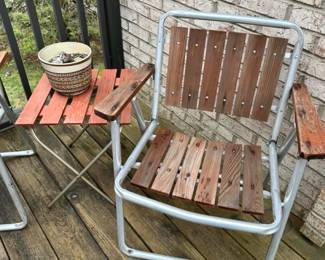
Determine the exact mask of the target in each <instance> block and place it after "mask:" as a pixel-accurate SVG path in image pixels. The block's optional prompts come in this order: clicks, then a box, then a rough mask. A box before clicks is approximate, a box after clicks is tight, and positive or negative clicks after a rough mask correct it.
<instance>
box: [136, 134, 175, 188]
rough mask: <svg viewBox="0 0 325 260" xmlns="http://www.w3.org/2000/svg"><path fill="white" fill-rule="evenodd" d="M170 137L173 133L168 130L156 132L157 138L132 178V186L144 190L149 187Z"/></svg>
mask: <svg viewBox="0 0 325 260" xmlns="http://www.w3.org/2000/svg"><path fill="white" fill-rule="evenodd" d="M172 137H173V133H172V131H171V130H169V129H159V130H158V131H157V136H156V137H155V139H154V140H153V142H152V143H151V145H150V147H149V149H148V151H147V153H146V155H145V157H144V158H143V160H142V162H141V165H140V167H139V169H138V170H137V171H136V172H135V174H134V175H133V177H132V180H131V183H132V184H135V185H137V186H140V187H144V188H148V187H149V186H150V185H151V183H152V181H153V179H154V177H155V176H156V173H157V169H158V167H159V164H160V162H161V161H162V159H163V156H164V155H165V153H166V151H167V149H168V147H169V144H170V141H171V139H172Z"/></svg>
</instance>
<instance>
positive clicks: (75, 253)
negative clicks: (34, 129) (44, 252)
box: [0, 131, 105, 259]
mask: <svg viewBox="0 0 325 260" xmlns="http://www.w3.org/2000/svg"><path fill="white" fill-rule="evenodd" d="M14 133H15V132H14V131H12V135H9V136H8V135H7V136H6V137H7V138H3V139H2V140H1V142H0V143H1V144H0V150H5V149H8V150H18V149H19V147H22V143H21V142H20V138H18V137H17V135H15V134H14ZM5 147H7V148H5ZM22 162H24V163H22ZM7 165H8V168H9V169H10V171H11V172H12V174H13V177H14V178H15V180H16V182H17V185H18V186H19V187H20V190H21V192H22V193H23V194H24V197H25V198H26V201H27V203H28V205H29V206H30V208H31V210H32V211H33V214H34V216H35V217H36V219H37V222H38V223H39V224H40V225H41V226H42V229H43V232H44V233H45V235H46V237H47V239H48V240H49V241H50V243H51V245H52V247H53V249H54V251H55V252H56V255H57V256H58V257H59V258H66V259H103V258H105V255H104V253H103V251H102V250H101V249H100V247H99V246H98V244H97V243H96V242H95V240H94V239H93V237H92V236H91V234H90V233H89V231H88V229H87V228H86V227H85V225H84V224H83V222H82V221H81V219H80V217H79V216H78V215H77V213H76V212H75V211H74V210H73V208H72V207H71V206H70V204H69V203H68V202H67V200H65V199H62V200H60V201H59V202H58V204H56V205H55V210H52V211H51V210H49V209H48V208H47V206H46V205H47V204H48V203H49V202H50V200H51V199H52V198H54V196H55V195H57V193H58V192H59V189H58V187H57V185H56V184H55V182H54V180H53V179H52V178H51V176H50V175H49V173H48V172H47V171H46V169H45V168H44V166H43V165H42V164H41V162H40V161H39V159H38V158H37V157H36V156H32V157H29V158H21V159H15V160H10V161H8V163H7ZM36 173H37V174H36ZM26 242H27V241H26Z"/></svg>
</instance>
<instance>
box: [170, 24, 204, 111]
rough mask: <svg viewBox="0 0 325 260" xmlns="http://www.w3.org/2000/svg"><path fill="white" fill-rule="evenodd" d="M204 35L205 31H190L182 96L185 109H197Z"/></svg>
mask: <svg viewBox="0 0 325 260" xmlns="http://www.w3.org/2000/svg"><path fill="white" fill-rule="evenodd" d="M206 35H207V31H206V30H199V29H190V36H189V40H188V47H187V48H188V49H187V55H186V66H185V73H184V74H185V75H184V88H183V94H182V107H185V108H196V107H197V102H198V93H199V89H200V82H201V71H202V62H203V53H204V49H205V38H206ZM174 73H175V72H174Z"/></svg>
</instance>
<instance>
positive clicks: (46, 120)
mask: <svg viewBox="0 0 325 260" xmlns="http://www.w3.org/2000/svg"><path fill="white" fill-rule="evenodd" d="M67 102H68V97H67V96H63V95H62V94H60V93H59V92H54V93H53V95H52V97H51V100H50V102H49V103H48V105H46V106H44V107H43V109H42V111H41V115H42V119H41V121H40V124H41V125H54V124H58V123H59V122H60V119H61V116H62V115H63V111H64V109H65V107H66V104H67Z"/></svg>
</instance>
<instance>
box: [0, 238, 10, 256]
mask: <svg viewBox="0 0 325 260" xmlns="http://www.w3.org/2000/svg"><path fill="white" fill-rule="evenodd" d="M0 260H9V257H8V255H7V252H6V250H5V248H4V245H3V244H2V242H1V240H0Z"/></svg>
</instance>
